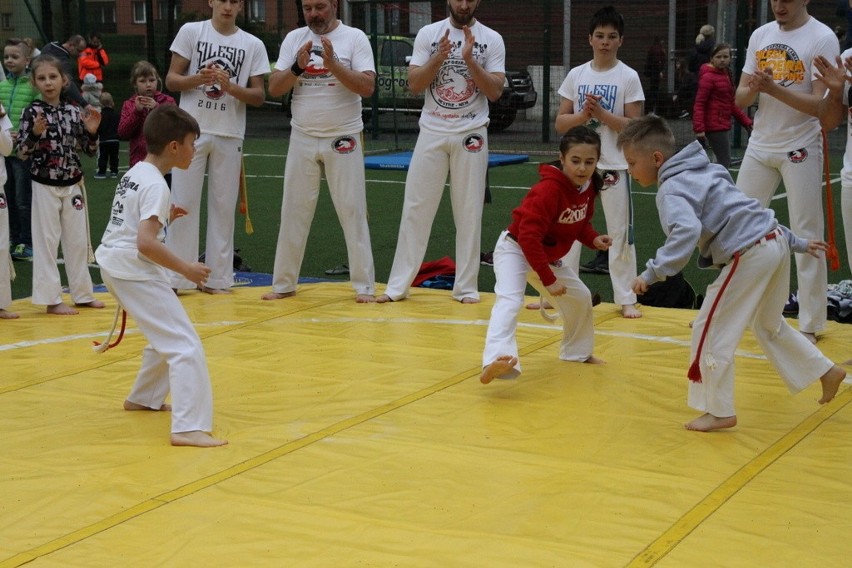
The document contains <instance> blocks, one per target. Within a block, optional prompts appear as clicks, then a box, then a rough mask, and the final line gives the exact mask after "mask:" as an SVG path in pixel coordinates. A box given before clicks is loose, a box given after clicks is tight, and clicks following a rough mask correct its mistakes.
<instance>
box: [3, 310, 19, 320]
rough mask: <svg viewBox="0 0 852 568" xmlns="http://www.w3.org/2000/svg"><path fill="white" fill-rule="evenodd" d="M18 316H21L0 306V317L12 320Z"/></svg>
mask: <svg viewBox="0 0 852 568" xmlns="http://www.w3.org/2000/svg"><path fill="white" fill-rule="evenodd" d="M19 317H21V316H19V315H18V314H16V313H15V312H10V311H9V310H4V309H3V308H0V319H4V320H13V319H18V318H19Z"/></svg>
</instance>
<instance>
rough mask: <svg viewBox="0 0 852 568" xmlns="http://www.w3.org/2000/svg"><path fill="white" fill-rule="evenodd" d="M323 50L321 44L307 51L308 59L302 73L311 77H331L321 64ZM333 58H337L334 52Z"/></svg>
mask: <svg viewBox="0 0 852 568" xmlns="http://www.w3.org/2000/svg"><path fill="white" fill-rule="evenodd" d="M324 51H325V50H324V49H323V47H322V46H321V45H314V46H313V47H311V51H310V52H309V55H310V59H309V60H308V66H307V67H305V73H304V74H305V75H307V76H308V77H310V78H311V79H326V78H329V77H331V72H330V71H329V70H328V69H326V68H325V65H324V64H323V60H322V54H323V52H324ZM334 59H335V60H337V54H334Z"/></svg>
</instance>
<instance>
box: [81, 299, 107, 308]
mask: <svg viewBox="0 0 852 568" xmlns="http://www.w3.org/2000/svg"><path fill="white" fill-rule="evenodd" d="M74 305H75V306H77V307H78V308H97V309H100V308H103V307H105V306H106V304H104V303H103V302H101V301H100V300H92V301H91V302H80V303H79V304H74Z"/></svg>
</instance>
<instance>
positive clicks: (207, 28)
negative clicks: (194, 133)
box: [170, 20, 269, 139]
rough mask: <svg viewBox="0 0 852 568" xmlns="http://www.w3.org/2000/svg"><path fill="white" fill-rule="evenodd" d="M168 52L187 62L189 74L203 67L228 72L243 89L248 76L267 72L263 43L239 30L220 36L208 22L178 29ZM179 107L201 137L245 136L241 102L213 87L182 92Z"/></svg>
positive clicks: (243, 113)
mask: <svg viewBox="0 0 852 568" xmlns="http://www.w3.org/2000/svg"><path fill="white" fill-rule="evenodd" d="M170 49H171V51H173V52H174V53H176V54H178V55H180V56H181V57H184V58H186V59H188V60H189V70H188V73H189V74H190V75H195V74H197V73H198V72H199V71H200V70H201V69H204V68H206V67H217V68H220V69H225V70H226V71H227V72H228V74H229V75H230V76H231V82H232V83H236V84H237V85H240V86H242V87H245V86H247V85H248V80H249V78H250V77H256V76H259V75H265V74H266V73H268V72H269V60H268V59H267V55H266V48H265V47H264V46H263V42H261V41H260V40H259V39H258V38H256V37H255V36H253V35H251V34H250V33H248V32H244V31H243V30H241V29H237V31H236V33H233V34H231V35H222V34H220V33H219V32H217V31H216V29H215V28H214V27H213V24H212V23H211V22H210V20H205V21H203V22H190V23H187V24H184V25H183V26H181V28H180V30H179V31H178V33H177V36H175V40H174V41H173V42H172V46H171V48H170ZM180 108H182V109H183V110H185V111H186V112H188V113H189V114H191V115H192V116H193V117H195V120H197V121H198V125H199V126H200V127H201V132H202V133H204V134H215V135H217V136H226V137H228V138H239V139H242V138H243V136H244V135H245V131H246V105H245V103H244V102H242V101H240V100H239V99H236V98H235V97H233V96H232V95H229V94H226V93H225V92H224V91H223V90H222V89H221V88H220V87H218V86H217V85H201V86H199V87H197V88H195V89H191V90H189V91H183V92H182V93H181V94H180Z"/></svg>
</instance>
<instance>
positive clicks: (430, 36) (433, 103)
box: [411, 18, 506, 134]
mask: <svg viewBox="0 0 852 568" xmlns="http://www.w3.org/2000/svg"><path fill="white" fill-rule="evenodd" d="M448 29H449V30H450V38H449V39H450V41H451V42H452V43H453V49H452V52H451V53H450V55H449V57H447V59H445V60H444V63H443V64H442V65H441V68H440V69H439V70H438V74H437V75H436V76H435V79H434V80H433V81H432V83H431V84H430V85H429V88H428V89H427V90H426V96H425V101H424V103H423V110H422V111H421V113H420V127H421V128H426V129H428V130H431V131H433V132H438V133H446V134H458V133H462V132H466V131H468V130H473V129H474V128H479V127H481V126H485V125H486V124H488V98H487V97H486V96H485V95H484V94H483V93H482V92H481V91H480V90H479V88H478V87H477V86H476V84H475V83H474V82H473V77H471V75H470V70H469V69H468V68H467V65H466V64H465V62H464V59H462V47H463V46H464V32H463V31H462V30H460V29H458V28H455V27H453V25H452V24H450V19H449V18H447V19H446V20H441V21H440V22H435V23H434V24H429V25H428V26H425V27H423V28H421V30H420V31H419V32H417V37H416V38H415V39H414V52H413V53H412V55H411V65H412V66H417V67H422V66H423V65H425V64H426V62H428V61H429V58H430V57H432V55H434V54H435V52H436V51H437V50H438V42H439V41H440V40H441V38H442V37H444V34H445V33H446V31H447V30H448ZM470 30H471V32H472V33H473V37H474V38H475V39H476V45H475V46H474V48H473V57H474V59H476V62H477V63H479V64H480V65H481V66H482V68H483V69H485V71H487V72H488V73H505V72H506V47H505V46H504V45H503V38H502V37H501V36H500V34H498V33H497V32H495V31H494V30H492V29H491V28H489V27H487V26H485V25H483V24H482V23H480V22H479V20H476V22H475V23H474V24H473V26H471V28H470Z"/></svg>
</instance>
